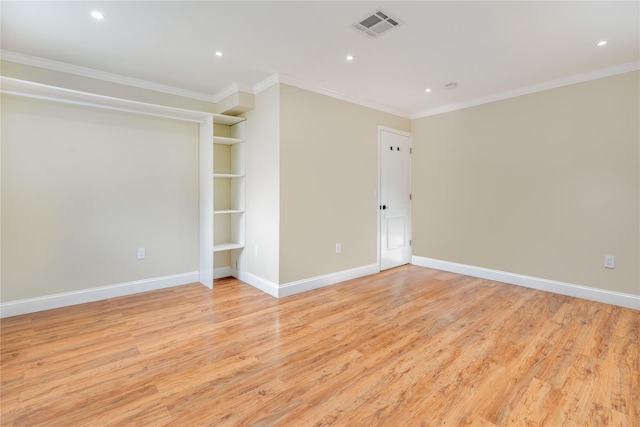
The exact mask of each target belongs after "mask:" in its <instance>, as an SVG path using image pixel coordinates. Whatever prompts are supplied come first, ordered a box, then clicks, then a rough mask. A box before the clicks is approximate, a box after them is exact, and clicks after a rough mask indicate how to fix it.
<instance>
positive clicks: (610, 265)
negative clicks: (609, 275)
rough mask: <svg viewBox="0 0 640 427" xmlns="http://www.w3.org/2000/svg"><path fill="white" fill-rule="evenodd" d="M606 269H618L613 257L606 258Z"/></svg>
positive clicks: (606, 256)
mask: <svg viewBox="0 0 640 427" xmlns="http://www.w3.org/2000/svg"><path fill="white" fill-rule="evenodd" d="M604 268H616V258H615V257H614V256H613V255H605V256H604Z"/></svg>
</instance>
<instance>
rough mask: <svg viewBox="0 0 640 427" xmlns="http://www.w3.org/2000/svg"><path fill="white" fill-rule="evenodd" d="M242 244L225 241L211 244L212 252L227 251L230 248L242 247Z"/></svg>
mask: <svg viewBox="0 0 640 427" xmlns="http://www.w3.org/2000/svg"><path fill="white" fill-rule="evenodd" d="M242 248H244V245H243V244H242V243H234V242H226V243H218V244H216V245H213V252H220V251H228V250H231V249H242Z"/></svg>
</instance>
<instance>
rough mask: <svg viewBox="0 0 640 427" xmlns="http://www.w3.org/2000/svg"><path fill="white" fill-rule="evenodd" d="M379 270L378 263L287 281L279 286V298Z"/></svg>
mask: <svg viewBox="0 0 640 427" xmlns="http://www.w3.org/2000/svg"><path fill="white" fill-rule="evenodd" d="M379 271H380V269H379V268H378V265H377V264H369V265H365V266H362V267H356V268H351V269H349V270H343V271H338V272H336V273H330V274H325V275H323V276H316V277H311V278H308V279H302V280H297V281H295V282H289V283H285V284H284V285H280V286H279V289H278V298H282V297H287V296H289V295H294V294H297V293H300V292H305V291H310V290H312V289H317V288H322V287H324V286H329V285H334V284H336V283H340V282H344V281H346V280H351V279H357V278H358V277H363V276H368V275H370V274H375V273H378V272H379Z"/></svg>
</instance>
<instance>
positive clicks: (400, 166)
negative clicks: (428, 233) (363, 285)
mask: <svg viewBox="0 0 640 427" xmlns="http://www.w3.org/2000/svg"><path fill="white" fill-rule="evenodd" d="M378 148H379V166H380V170H379V175H378V176H379V192H378V194H379V197H378V205H379V206H378V209H379V216H378V218H379V219H378V224H379V249H380V252H379V260H380V262H379V266H380V270H387V269H390V268H393V267H397V266H400V265H403V264H408V263H410V262H411V134H410V133H407V132H404V131H400V130H395V129H390V128H386V127H382V126H381V127H379V128H378Z"/></svg>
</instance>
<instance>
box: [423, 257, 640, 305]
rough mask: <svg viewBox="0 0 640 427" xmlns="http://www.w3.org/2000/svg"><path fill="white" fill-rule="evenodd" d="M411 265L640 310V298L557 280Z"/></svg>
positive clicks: (430, 263) (439, 264) (434, 263)
mask: <svg viewBox="0 0 640 427" xmlns="http://www.w3.org/2000/svg"><path fill="white" fill-rule="evenodd" d="M411 263H412V264H414V265H419V266H421V267H428V268H434V269H436V270H444V271H451V272H453V273H458V274H464V275H467V276H473V277H479V278H481V279H488V280H495V281H497V282H504V283H509V284H511V285H518V286H524V287H526V288H532V289H538V290H541V291H548V292H554V293H556V294H561V295H568V296H572V297H577V298H582V299H588V300H591V301H598V302H603V303H606V304H613V305H618V306H621V307H628V308H635V309H636V310H640V296H639V295H632V294H625V293H622V292H615V291H608V290H605V289H598V288H591V287H588V286H581V285H574V284H572V283H564V282H558V281H555V280H548V279H541V278H539V277H532V276H524V275H521V274H516V273H508V272H505V271H500V270H491V269H489V268H483V267H476V266H473V265H467V264H458V263H455V262H450V261H442V260H439V259H433V258H425V257H419V256H413V257H412V258H411Z"/></svg>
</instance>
